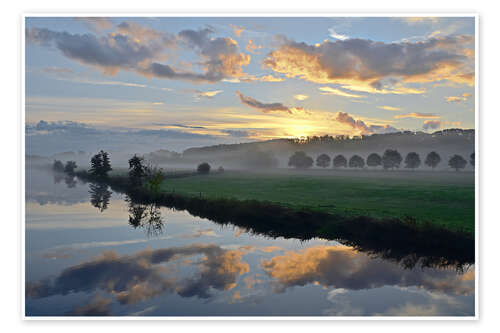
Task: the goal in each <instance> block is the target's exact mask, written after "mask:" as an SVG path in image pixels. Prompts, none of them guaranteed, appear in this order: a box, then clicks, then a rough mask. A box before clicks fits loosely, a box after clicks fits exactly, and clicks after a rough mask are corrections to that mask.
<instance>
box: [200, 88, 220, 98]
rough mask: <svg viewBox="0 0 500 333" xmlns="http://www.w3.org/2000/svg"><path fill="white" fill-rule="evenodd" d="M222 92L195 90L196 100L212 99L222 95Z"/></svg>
mask: <svg viewBox="0 0 500 333" xmlns="http://www.w3.org/2000/svg"><path fill="white" fill-rule="evenodd" d="M222 92H223V91H222V90H213V91H199V90H196V91H195V94H196V97H197V98H201V97H205V98H213V97H215V96H216V95H218V94H220V93H222Z"/></svg>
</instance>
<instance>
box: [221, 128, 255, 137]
mask: <svg viewBox="0 0 500 333" xmlns="http://www.w3.org/2000/svg"><path fill="white" fill-rule="evenodd" d="M221 132H222V133H226V134H229V135H230V136H234V137H237V138H246V137H248V136H250V132H249V131H245V130H232V129H227V130H222V131H221Z"/></svg>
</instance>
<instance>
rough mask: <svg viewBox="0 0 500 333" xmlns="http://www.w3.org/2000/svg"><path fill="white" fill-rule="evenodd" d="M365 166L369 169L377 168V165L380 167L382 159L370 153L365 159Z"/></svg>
mask: <svg viewBox="0 0 500 333" xmlns="http://www.w3.org/2000/svg"><path fill="white" fill-rule="evenodd" d="M366 165H368V166H369V167H378V166H379V165H382V157H380V155H379V154H377V153H371V154H370V155H368V158H367V159H366Z"/></svg>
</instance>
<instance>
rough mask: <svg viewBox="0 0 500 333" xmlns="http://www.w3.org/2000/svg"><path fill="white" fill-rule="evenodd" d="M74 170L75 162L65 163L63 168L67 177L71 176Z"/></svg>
mask: <svg viewBox="0 0 500 333" xmlns="http://www.w3.org/2000/svg"><path fill="white" fill-rule="evenodd" d="M75 169H76V162H75V161H67V162H66V165H65V166H64V172H65V173H67V174H68V175H73V174H74V173H75Z"/></svg>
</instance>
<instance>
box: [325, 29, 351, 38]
mask: <svg viewBox="0 0 500 333" xmlns="http://www.w3.org/2000/svg"><path fill="white" fill-rule="evenodd" d="M328 33H329V34H330V37H332V38H335V39H340V40H346V39H349V36H347V35H344V34H339V33H337V32H336V31H335V29H334V28H330V29H328Z"/></svg>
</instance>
